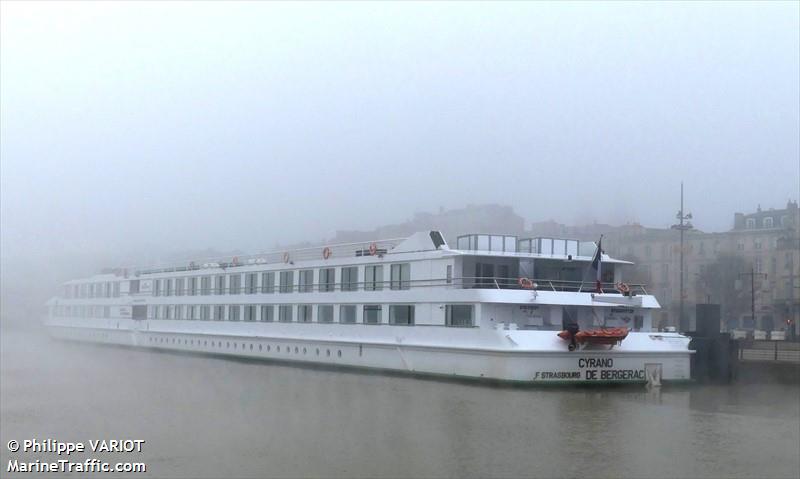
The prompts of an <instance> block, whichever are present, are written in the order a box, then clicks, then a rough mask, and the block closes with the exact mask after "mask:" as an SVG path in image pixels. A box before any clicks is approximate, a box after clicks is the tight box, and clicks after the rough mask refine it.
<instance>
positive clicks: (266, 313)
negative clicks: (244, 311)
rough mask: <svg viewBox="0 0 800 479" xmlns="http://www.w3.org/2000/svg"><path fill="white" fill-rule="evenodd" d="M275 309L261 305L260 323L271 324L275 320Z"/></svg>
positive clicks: (268, 305)
mask: <svg viewBox="0 0 800 479" xmlns="http://www.w3.org/2000/svg"><path fill="white" fill-rule="evenodd" d="M274 315H275V308H273V307H272V305H271V304H262V305H261V321H264V322H267V323H271V322H272V321H274V320H275V317H274Z"/></svg>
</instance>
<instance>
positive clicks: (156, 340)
mask: <svg viewBox="0 0 800 479" xmlns="http://www.w3.org/2000/svg"><path fill="white" fill-rule="evenodd" d="M170 339H172V341H171V342H170ZM147 340H148V342H151V343H160V344H161V343H167V344H170V343H171V344H183V345H185V346H194V345H195V344H194V339H183V341H182V342H181V340H180V339H178V340H177V341H176V339H175V338H164V337H160V338H156V337H152V336H150V337H148V338H147ZM231 344H233V349H239V344H241V346H242V348H241V349H242V351H245V350H246V349H247V343H237V342H236V341H234V342H233V343H231V342H230V341H225V348H226V349H230V348H231ZM197 346H200V340H199V339H198V340H197ZM203 347H208V340H207V339H204V340H203ZM211 347H212V348H222V341H213V340H212V341H211ZM258 350H259V351H262V352H263V351H264V345H263V344H259V345H258ZM284 350H285V351H286V352H287V353H288V354H291V352H292V348H291V347H290V346H284ZM250 351H254V347H253V343H250ZM271 351H272V345H270V344H268V345H267V352H271ZM301 351H302V353H303V354H308V349H307V348H306V347H305V346H304V347H303V348H302V349H300V347H299V346H295V347H294V352H295V354H300V352H301ZM275 352H277V353H279V352H281V347H280V346H276V347H275ZM316 353H317V356H319V355H320V349H319V348H316ZM325 355H326V356H328V357H330V355H331V350H330V349H326V350H325ZM336 356H337V357H340V358H341V357H342V350H341V349H339V350H337V351H336Z"/></svg>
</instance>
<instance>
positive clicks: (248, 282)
mask: <svg viewBox="0 0 800 479" xmlns="http://www.w3.org/2000/svg"><path fill="white" fill-rule="evenodd" d="M257 282H258V274H257V273H248V274H247V276H245V277H244V292H245V293H247V294H255V293H256V283H257Z"/></svg>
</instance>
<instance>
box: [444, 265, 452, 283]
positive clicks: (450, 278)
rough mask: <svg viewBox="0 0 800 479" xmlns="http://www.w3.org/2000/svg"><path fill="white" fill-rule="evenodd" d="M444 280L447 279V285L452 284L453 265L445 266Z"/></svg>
mask: <svg viewBox="0 0 800 479" xmlns="http://www.w3.org/2000/svg"><path fill="white" fill-rule="evenodd" d="M446 278H447V284H452V283H453V265H452V264H448V265H447V276H446Z"/></svg>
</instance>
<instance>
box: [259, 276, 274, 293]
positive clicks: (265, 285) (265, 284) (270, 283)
mask: <svg viewBox="0 0 800 479" xmlns="http://www.w3.org/2000/svg"><path fill="white" fill-rule="evenodd" d="M261 292H262V293H274V292H275V273H273V272H269V273H261Z"/></svg>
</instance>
